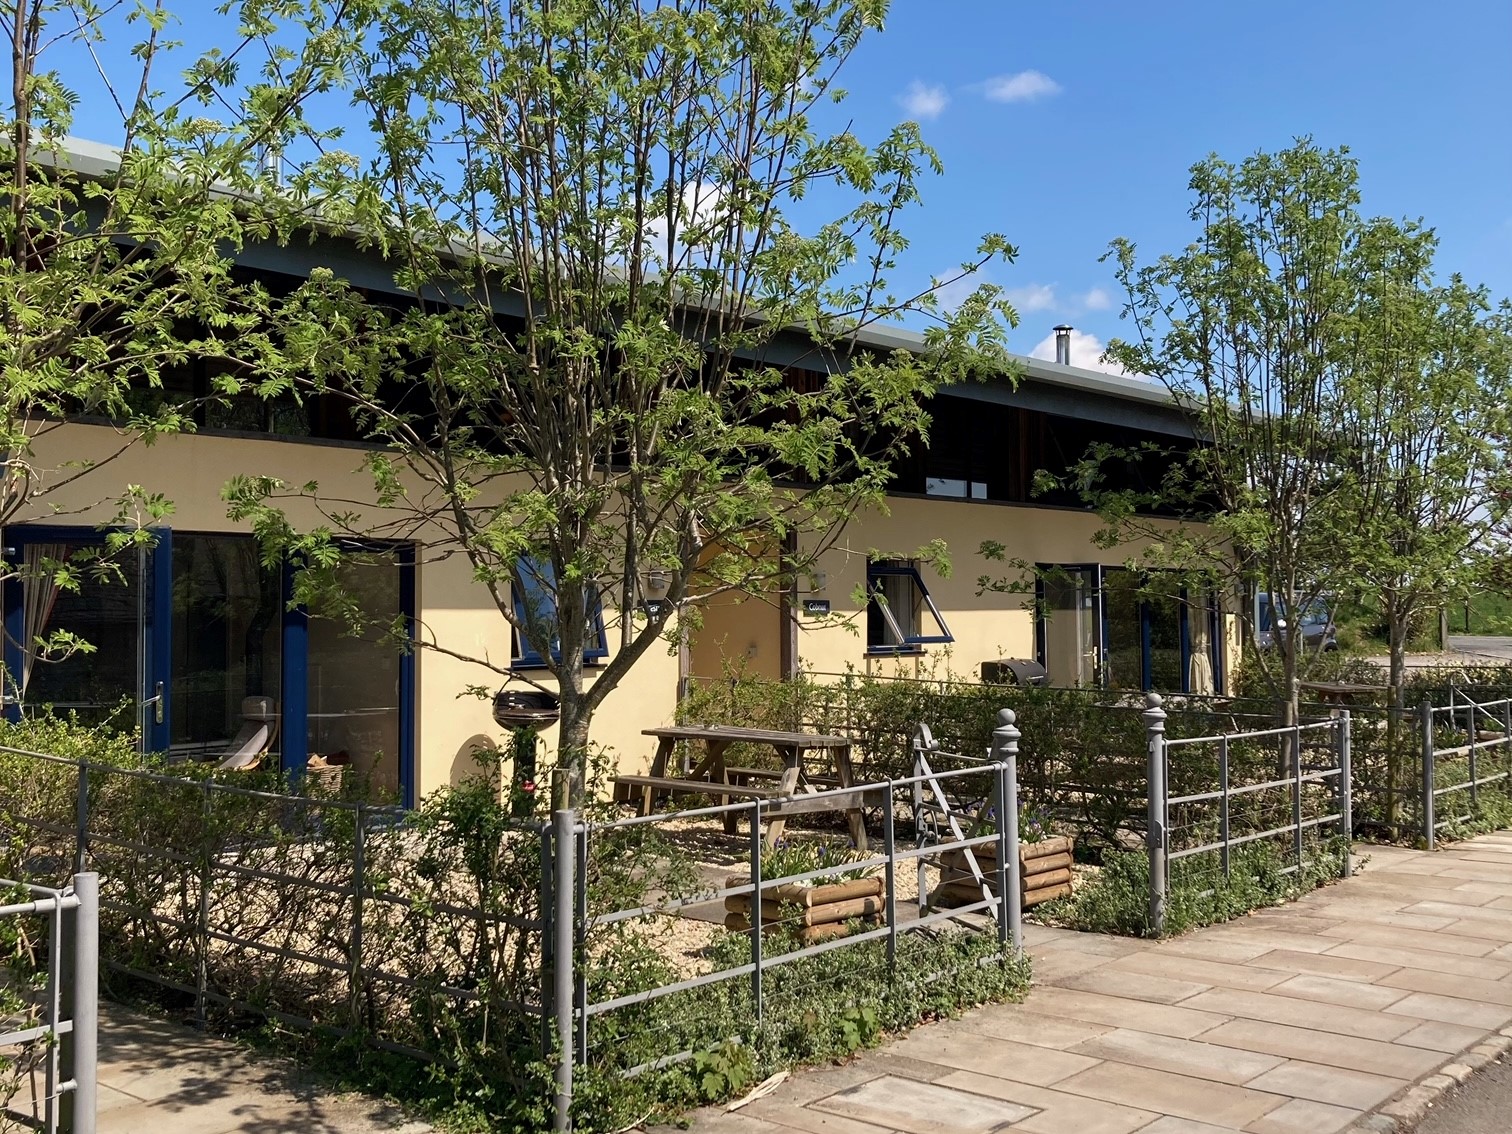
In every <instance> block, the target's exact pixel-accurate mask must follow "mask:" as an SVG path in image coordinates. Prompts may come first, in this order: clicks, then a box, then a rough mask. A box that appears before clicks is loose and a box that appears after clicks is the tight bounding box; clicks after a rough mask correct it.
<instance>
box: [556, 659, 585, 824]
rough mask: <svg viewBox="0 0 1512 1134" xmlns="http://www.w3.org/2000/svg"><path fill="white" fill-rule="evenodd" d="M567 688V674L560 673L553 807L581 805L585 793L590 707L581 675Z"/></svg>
mask: <svg viewBox="0 0 1512 1134" xmlns="http://www.w3.org/2000/svg"><path fill="white" fill-rule="evenodd" d="M575 684H577V686H578V688H577V689H576V690H569V681H568V675H567V674H566V673H565V672H564V673H563V674H562V697H561V702H562V718H561V724H560V725H559V726H558V731H557V774H556V777H555V780H554V782H553V784H552V789H551V805H552V807H553V808H562V807H581V806H582V804H583V800H584V797H585V796H586V793H587V770H588V728H589V726H590V725H591V724H592V723H593V707H592V706H591V705H589V704H588V703H587V702H586V701H584V699H583V696H582V682H581V675H579V676H578V681H577V682H576V683H575Z"/></svg>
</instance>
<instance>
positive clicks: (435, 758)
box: [28, 425, 1236, 796]
mask: <svg viewBox="0 0 1512 1134" xmlns="http://www.w3.org/2000/svg"><path fill="white" fill-rule="evenodd" d="M117 444H118V439H117V438H116V435H115V434H114V433H113V431H111V430H108V429H104V428H101V427H95V426H82V425H72V426H69V427H67V428H65V429H62V430H58V431H56V432H54V433H52V434H50V435H49V436H48V437H47V438H46V439H45V442H44V444H43V447H42V451H40V452H39V453H38V461H37V463H38V465H39V467H44V468H45V467H50V466H56V465H57V464H59V463H60V462H61V461H64V460H71V461H77V460H81V459H86V458H90V457H94V458H96V459H98V458H99V457H101V456H103V455H104V454H106V453H109V452H112V451H113V450H114V448H115V447H116V446H117ZM366 456H367V452H366V451H364V450H362V449H358V448H354V447H346V446H334V445H321V444H307V443H291V442H283V441H275V440H271V439H252V438H236V437H226V436H210V435H192V434H191V435H182V436H175V437H167V438H163V439H161V440H160V441H159V442H158V443H157V444H155V445H153V446H151V447H146V446H140V445H138V446H136V447H133V448H131V449H130V450H128V451H127V452H126V453H125V454H124V455H122V456H120V457H119V458H118V459H116V460H114V461H112V462H111V463H110V464H108V465H106V466H104V467H102V468H100V469H98V470H96V471H94V472H92V473H90V474H89V475H88V476H86V477H83V478H81V479H80V480H79V481H78V482H77V484H75V485H73V486H72V487H71V488H69V489H68V490H67V491H66V492H64V493H62V494H61V495H60V496H59V497H58V498H57V499H55V500H53V501H51V503H53V504H55V505H63V506H65V507H66V508H67V509H68V511H69V514H68V515H67V516H66V517H59V516H56V515H51V514H49V515H37V516H34V517H28V518H31V519H45V520H46V521H47V522H49V523H68V524H79V525H81V526H92V525H95V524H99V523H104V522H106V521H108V520H109V518H110V517H111V515H113V513H114V506H113V504H111V503H109V501H110V500H111V499H112V498H114V497H116V496H118V495H119V494H120V493H121V492H122V491H123V490H124V489H125V487H126V486H127V485H141V486H142V487H143V488H145V489H146V490H147V491H149V492H161V493H164V494H165V495H167V496H168V497H169V498H170V499H171V500H172V501H173V502H174V513H173V515H172V516H171V517H170V519H169V521H168V522H169V524H170V526H171V527H173V528H174V529H175V530H177V531H181V532H236V531H246V530H247V529H246V526H245V525H243V524H239V523H234V522H232V521H230V520H228V519H227V518H226V511H225V506H224V504H223V503H222V501H221V499H220V491H221V488H222V487H223V486H224V485H225V483H226V482H227V481H228V480H229V479H230V478H231V477H232V476H234V475H236V474H237V473H255V474H258V475H264V476H273V477H278V478H281V479H283V480H286V481H288V482H289V483H291V484H304V483H305V482H308V481H311V480H314V481H318V482H320V483H321V484H322V486H323V488H324V490H325V491H327V492H331V491H332V490H333V489H335V494H336V495H339V496H341V497H343V498H346V499H350V498H352V497H354V496H355V497H357V498H358V500H359V505H358V507H359V510H360V501H361V500H362V499H364V496H363V493H364V489H365V487H366V486H367V485H368V484H369V483H370V482H369V480H368V478H367V475H366V473H364V472H363V471H362V464H363V460H364V458H365V457H366ZM287 506H288V511H289V515H290V518H291V520H292V522H293V523H294V524H295V525H297V526H306V527H308V526H310V525H313V524H317V523H320V522H322V518H321V516H320V515H319V513H318V512H317V511H316V510H315V508H314V507H313V506H312V505H311V504H310V503H309V502H308V501H306V500H301V499H298V498H295V499H291V500H290V501H288V502H287ZM374 514H375V515H376V514H377V513H376V512H375V513H374ZM1098 526H1099V521H1098V520H1097V518H1096V517H1095V516H1092V515H1090V514H1087V513H1085V512H1079V511H1073V510H1062V509H1048V508H1025V507H1014V506H1008V505H1000V504H989V503H980V502H972V501H960V500H943V499H917V498H894V499H892V500H891V501H889V507H888V508H887V510H886V511H883V510H872V511H869V512H867V513H864V514H862V515H859V516H857V517H855V518H853V519H852V521H851V523H850V525H849V527H848V528H847V529H846V530H845V532H844V533H843V535H842V538H841V540H840V542H839V544H838V545H837V546H835V547H833V548H832V549H830V550H829V551H827V552H826V553H825V554H824V555H823V557H822V559H821V562H820V564H819V566H820V567H821V568H822V569H823V570H824V571H825V572H826V573H827V576H828V578H827V586H826V589H825V593H824V597H827V598H828V599H829V600H830V602H831V604H832V614H831V616H830V617H829V618H828V619H827V620H824V621H822V622H821V621H818V620H815V619H810V618H800V620H799V635H798V662H799V664H800V665H801V666H802V667H803V668H804V669H806V670H810V671H815V672H827V673H840V672H846V671H848V670H861V671H871V672H905V673H915V672H930V673H933V674H935V675H943V674H944V673H945V672H950V673H954V674H957V675H959V676H962V677H969V678H975V677H976V676H977V675H978V674H979V671H980V665H981V663H982V662H984V661H991V660H996V659H998V658H1003V657H1019V658H1032V657H1033V656H1034V653H1035V645H1034V620H1033V616H1032V614H1031V612H1030V610H1028V609H1026V606H1025V603H1026V600H1027V598H1028V596H1026V595H1023V594H1012V593H994V592H989V593H987V594H984V595H978V594H977V593H976V592H977V589H978V582H977V581H978V578H979V576H982V575H988V576H992V577H1004V576H1006V575H1008V574H1009V573H1010V568H1008V566H1007V565H1006V564H1003V563H996V562H991V561H988V560H987V559H985V558H984V557H983V556H982V555H981V554H980V551H979V547H980V545H981V543H982V542H983V541H984V540H995V541H998V542H1000V543H1002V544H1004V545H1005V546H1006V548H1007V554H1008V556H1009V557H1010V558H1023V559H1025V560H1028V561H1030V562H1049V563H1061V564H1075V563H1093V562H1102V563H1104V564H1110V565H1111V564H1117V563H1119V562H1122V561H1123V559H1124V558H1125V557H1126V556H1127V555H1128V554H1129V549H1127V548H1124V549H1120V550H1119V551H1118V552H1116V553H1114V552H1102V551H1099V550H1098V549H1097V548H1096V547H1095V545H1094V544H1093V540H1092V537H1093V533H1094V532H1095V531H1096V530H1097V528H1098ZM932 540H944V541H945V543H946V545H947V547H948V548H949V555H950V559H951V561H952V567H953V569H952V570H951V572H950V574H949V576H948V577H947V576H944V575H942V574H940V573H939V572H938V571H936V570H935V569H934V568H930V567H925V568H923V575H924V578H925V581H926V583H927V585H928V586H929V589H930V593H931V595H932V596H933V598H934V600H935V603H936V604H937V606H938V607H939V608H940V611H941V613H942V615H943V616H944V618H945V620H946V622H947V624H948V625H949V628H950V630H951V632H952V634H953V636H954V639H955V640H954V642H953V643H952V644H950V645H948V646H927V647H925V650H924V653H923V654H922V655H919V656H915V657H906V658H892V657H877V656H868V654H867V652H866V622H865V614H864V610H863V609H861V608H860V607H859V606H858V604H857V603H856V602H855V601H854V599H853V595H854V593H855V592H857V591H858V590H859V589H861V588H862V587H863V586H864V584H865V580H866V563H867V559H868V557H869V555H874V554H882V555H896V556H902V557H909V556H911V554H912V553H913V552H914V551H915V550H916V549H918V548H919V547H920V546H921V545H923V544H925V543H928V542H929V541H932ZM417 604H418V614H419V618H420V624H421V625H420V634H421V636H422V638H423V639H424V640H425V641H426V642H429V643H434V644H437V645H439V646H441V647H444V648H445V649H446V650H449V651H455V652H457V653H460V654H464V655H469V656H472V657H479V658H483V659H487V660H489V661H491V662H493V663H494V664H496V665H500V666H507V664H508V662H509V659H510V654H511V638H510V631H509V626H508V623H507V622H506V621H505V620H504V618H503V616H502V615H501V614H500V613H499V612H498V610H497V609H496V608H495V607H494V605H493V602H492V600H491V598H490V597H489V595H488V592H487V591H486V590H485V589H484V588H483V587H481V586H479V585H477V584H475V583H473V582H472V580H471V576H470V568H469V567H468V564H467V563H466V561H465V559H464V558H463V557H461V556H455V555H454V556H452V557H450V558H442V559H439V560H437V561H427V560H426V556H425V553H424V551H423V549H422V551H421V554H420V562H419V564H418V568H417ZM606 614H607V616H608V620H609V622H610V627H609V644H610V648H611V651H612V650H613V649H615V648H616V647H617V640H618V634H619V630H618V622H617V618H616V615H615V612H613V611H607V612H606ZM703 620H704V625H703V628H702V629H701V631H699V633H698V634H697V635H696V637H695V638H694V639H693V640H692V641H691V642H690V644H689V649H688V659H689V667H688V668H689V672H690V673H692V674H694V675H696V676H699V677H703V678H710V677H717V676H718V675H719V674H720V672H721V671H722V668H723V667H724V665H725V664H726V662H729V663H732V664H734V665H735V666H737V667H743V668H744V669H745V670H746V671H747V672H752V673H756V674H760V675H763V676H767V677H776V676H778V675H779V672H780V671H779V663H780V659H781V633H782V620H781V617H780V614H779V610H778V605H777V602H776V599H775V596H745V595H730V596H723V597H721V598H719V599H718V600H716V601H715V602H714V603H713V604H711V606H710V607H709V609H707V610H706V611H705V612H704V616H703ZM1235 622H1236V620H1234V619H1232V618H1230V619H1229V620H1228V631H1229V635H1230V656H1231V657H1232V656H1236V644H1235V641H1234V637H1233V635H1234V630H1235ZM415 664H416V688H417V705H416V710H417V712H416V722H415V723H416V730H415V732H416V735H415V739H416V768H415V777H416V792H417V795H422V796H423V795H424V794H426V793H428V792H430V791H432V790H434V789H435V788H437V787H438V786H441V785H442V784H445V783H447V782H451V781H454V780H455V779H457V778H458V777H459V776H462V775H465V774H467V773H468V772H469V771H470V770H471V769H472V768H473V767H474V763H473V756H472V753H473V751H474V749H475V748H476V746H477V745H479V744H486V743H489V742H493V743H500V742H502V741H503V740H504V739H505V737H504V735H503V731H502V730H501V729H500V728H499V727H498V726H496V725H495V724H494V722H493V719H492V716H491V706H490V704H489V703H488V702H487V701H484V700H479V699H477V698H475V697H471V696H463V693H464V691H465V690H466V689H467V688H468V687H469V686H476V685H483V686H487V687H490V688H492V687H496V686H497V685H498V684H499V683H500V682H501V681H502V678H501V677H500V676H499V675H497V674H495V673H491V672H490V671H489V670H488V669H486V668H485V667H483V666H479V665H475V664H472V663H469V662H467V661H464V660H460V659H457V658H453V657H448V656H446V655H444V654H441V653H437V652H433V651H427V650H424V649H422V650H419V651H417V654H416V663H415ZM1226 669H1228V671H1229V672H1231V671H1232V670H1231V667H1226ZM537 676H544V674H540V675H537ZM678 679H679V661H678V657H677V651H676V649H675V648H674V647H672V646H671V645H670V644H666V643H661V642H658V643H656V644H654V645H653V646H652V647H651V648H650V649H649V650H648V651H647V652H646V653H645V654H644V655H643V656H642V658H641V659H640V660H639V661H638V662H637V664H636V665H635V666H634V667H633V668H632V669H631V671H630V672H629V673H628V674H627V675H626V676H625V678H624V679H623V680H622V681H621V683H620V685H619V686H618V687H617V688H616V689H615V690H613V691H612V692H611V693H610V694H609V695H608V697H606V699H605V701H604V704H603V706H602V708H601V709H600V710H599V712H598V714H597V716H596V718H595V722H594V729H593V738H594V740H595V741H596V742H597V743H600V744H604V745H607V746H608V747H610V748H612V749H613V750H614V752H615V754H616V757H617V759H618V762H619V766H620V767H621V768H622V769H624V770H626V771H632V770H640V769H642V768H644V767H645V765H646V763H647V761H648V760H649V756H650V754H651V752H652V750H653V748H654V743H653V742H652V741H650V739H649V738H646V737H644V736H642V735H641V733H642V730H643V729H646V728H651V727H655V726H657V725H662V724H667V723H670V722H671V721H672V720H673V718H674V715H675V711H676V695H677V687H678ZM589 680H590V681H591V680H593V676H592V671H591V670H590V672H589ZM548 687H549V683H548ZM543 739H544V740H545V742H546V744H547V745H548V746H554V744H555V740H556V730H555V729H550V730H547V731H546V732H545V733H544V734H543Z"/></svg>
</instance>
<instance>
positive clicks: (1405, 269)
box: [1337, 222, 1512, 709]
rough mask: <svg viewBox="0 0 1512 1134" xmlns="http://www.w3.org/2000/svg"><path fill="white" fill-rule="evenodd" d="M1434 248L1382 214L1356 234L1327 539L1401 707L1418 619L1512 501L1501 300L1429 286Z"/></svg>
mask: <svg viewBox="0 0 1512 1134" xmlns="http://www.w3.org/2000/svg"><path fill="white" fill-rule="evenodd" d="M1436 243H1437V242H1436V240H1435V239H1434V237H1433V234H1432V233H1431V232H1427V231H1422V230H1418V229H1416V228H1414V227H1410V226H1409V227H1401V226H1397V225H1393V224H1389V223H1387V222H1376V223H1375V224H1373V225H1372V226H1371V227H1370V230H1369V231H1368V233H1367V234H1366V237H1365V238H1364V239H1363V240H1362V241H1361V246H1360V259H1361V266H1362V270H1361V278H1362V280H1363V282H1364V295H1363V296H1362V301H1361V304H1360V307H1359V309H1358V311H1357V313H1356V316H1355V320H1354V324H1353V327H1352V338H1353V350H1354V356H1353V358H1352V359H1351V361H1350V365H1349V367H1348V370H1347V373H1348V377H1347V380H1346V382H1345V384H1344V391H1343V392H1344V397H1343V398H1342V399H1341V408H1342V414H1341V419H1342V420H1341V423H1340V431H1341V441H1342V446H1343V449H1344V451H1345V452H1346V453H1347V454H1348V460H1347V462H1342V463H1344V465H1345V469H1346V472H1347V477H1346V484H1347V495H1346V497H1345V501H1344V507H1345V509H1346V511H1347V514H1348V516H1349V518H1350V521H1351V522H1348V523H1346V524H1344V525H1342V526H1341V528H1340V530H1339V531H1338V532H1337V536H1338V538H1339V540H1340V552H1341V554H1342V555H1344V556H1346V557H1347V560H1348V562H1349V564H1350V565H1351V567H1352V569H1353V571H1354V572H1355V573H1357V575H1358V578H1359V580H1360V582H1361V584H1362V589H1363V590H1364V591H1365V593H1367V594H1369V595H1370V596H1371V597H1372V598H1373V599H1375V600H1376V601H1377V602H1378V604H1379V609H1380V611H1381V613H1382V615H1383V617H1384V619H1385V622H1386V626H1387V637H1388V643H1389V652H1390V671H1389V672H1390V677H1389V684H1390V687H1391V693H1392V703H1393V705H1395V706H1396V707H1397V708H1398V709H1400V708H1401V707H1402V704H1403V700H1402V698H1403V678H1404V673H1405V653H1406V647H1407V641H1408V638H1409V637H1410V636H1411V633H1412V631H1413V628H1414V626H1415V625H1416V624H1417V623H1418V621H1419V620H1420V619H1421V617H1422V616H1423V615H1424V614H1425V613H1426V612H1427V611H1429V610H1433V609H1437V608H1439V607H1442V606H1443V605H1445V604H1446V603H1448V602H1450V601H1452V600H1453V599H1455V598H1457V597H1459V596H1460V595H1463V594H1465V593H1468V591H1469V590H1470V589H1471V587H1472V586H1474V585H1475V582H1476V581H1477V580H1478V579H1479V578H1480V577H1482V576H1483V575H1484V573H1485V571H1486V569H1487V564H1488V562H1489V557H1490V556H1492V555H1493V554H1494V553H1495V552H1496V551H1497V550H1498V549H1499V548H1500V546H1501V544H1502V540H1501V537H1502V536H1503V535H1504V531H1505V524H1506V520H1507V516H1508V509H1509V505H1512V495H1509V493H1512V468H1509V465H1508V459H1507V452H1506V443H1507V440H1508V435H1509V427H1512V409H1509V405H1508V401H1509V397H1512V337H1509V327H1508V314H1507V308H1506V305H1505V304H1503V306H1502V309H1501V310H1500V311H1499V312H1498V311H1496V310H1494V309H1493V308H1492V306H1491V303H1490V300H1489V297H1488V294H1487V292H1486V291H1485V290H1484V289H1482V288H1473V287H1470V286H1468V285H1467V284H1466V283H1465V282H1464V281H1463V280H1462V279H1460V278H1459V277H1458V276H1455V277H1452V278H1451V279H1450V280H1449V281H1448V282H1447V283H1446V284H1444V285H1442V286H1439V285H1435V284H1434V282H1433V280H1432V257H1433V252H1434V249H1435V245H1436Z"/></svg>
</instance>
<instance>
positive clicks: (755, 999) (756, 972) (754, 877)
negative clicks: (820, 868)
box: [751, 799, 763, 1028]
mask: <svg viewBox="0 0 1512 1134" xmlns="http://www.w3.org/2000/svg"><path fill="white" fill-rule="evenodd" d="M762 928H763V925H762V915H761V800H759V799H753V800H751V962H752V967H751V1010H752V1011H753V1012H754V1013H755V1014H756V1026H757V1027H758V1028H759V1027H760V1026H761V931H762Z"/></svg>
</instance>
